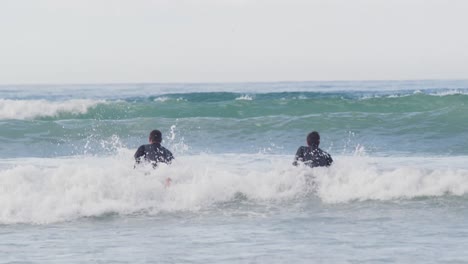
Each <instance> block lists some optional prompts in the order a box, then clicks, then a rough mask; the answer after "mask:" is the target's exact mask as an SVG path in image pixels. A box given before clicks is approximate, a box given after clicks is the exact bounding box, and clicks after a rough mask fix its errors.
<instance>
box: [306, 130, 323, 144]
mask: <svg viewBox="0 0 468 264" xmlns="http://www.w3.org/2000/svg"><path fill="white" fill-rule="evenodd" d="M319 144H320V135H319V133H318V132H317V131H313V132H310V133H309V135H307V145H309V146H317V147H318V145H319Z"/></svg>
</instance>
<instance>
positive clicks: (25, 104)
mask: <svg viewBox="0 0 468 264" xmlns="http://www.w3.org/2000/svg"><path fill="white" fill-rule="evenodd" d="M101 103H104V101H103V100H91V99H73V100H67V101H60V102H53V101H47V100H10V99H0V119H20V120H23V119H33V118H37V117H55V116H57V115H58V114H60V113H71V114H85V113H87V112H88V110H89V109H90V108H92V107H95V106H96V105H98V104H101Z"/></svg>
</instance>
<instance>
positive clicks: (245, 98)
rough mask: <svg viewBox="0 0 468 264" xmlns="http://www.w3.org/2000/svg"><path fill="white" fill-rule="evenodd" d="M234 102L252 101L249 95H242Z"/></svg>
mask: <svg viewBox="0 0 468 264" xmlns="http://www.w3.org/2000/svg"><path fill="white" fill-rule="evenodd" d="M236 100H244V101H252V100H253V97H252V96H250V95H247V94H244V95H242V96H239V97H237V98H236Z"/></svg>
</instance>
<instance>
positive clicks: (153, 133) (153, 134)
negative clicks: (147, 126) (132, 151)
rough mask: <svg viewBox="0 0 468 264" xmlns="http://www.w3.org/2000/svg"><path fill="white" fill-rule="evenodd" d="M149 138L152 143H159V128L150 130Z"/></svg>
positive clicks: (160, 134)
mask: <svg viewBox="0 0 468 264" xmlns="http://www.w3.org/2000/svg"><path fill="white" fill-rule="evenodd" d="M149 138H150V140H151V142H153V143H161V141H162V133H161V131H159V130H153V131H151V133H150V135H149Z"/></svg>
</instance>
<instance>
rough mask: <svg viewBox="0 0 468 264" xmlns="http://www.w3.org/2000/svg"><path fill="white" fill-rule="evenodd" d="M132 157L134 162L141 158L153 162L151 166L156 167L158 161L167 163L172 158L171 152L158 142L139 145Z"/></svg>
mask: <svg viewBox="0 0 468 264" xmlns="http://www.w3.org/2000/svg"><path fill="white" fill-rule="evenodd" d="M134 157H135V160H136V163H140V162H141V161H142V160H145V161H147V162H150V163H151V164H153V167H156V166H157V165H158V163H159V162H164V163H168V164H169V163H171V161H172V160H173V159H174V156H173V155H172V153H171V152H170V151H169V150H168V149H166V148H165V147H163V146H161V144H159V143H153V144H148V145H141V146H140V147H139V148H138V150H137V151H136V152H135V155H134Z"/></svg>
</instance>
